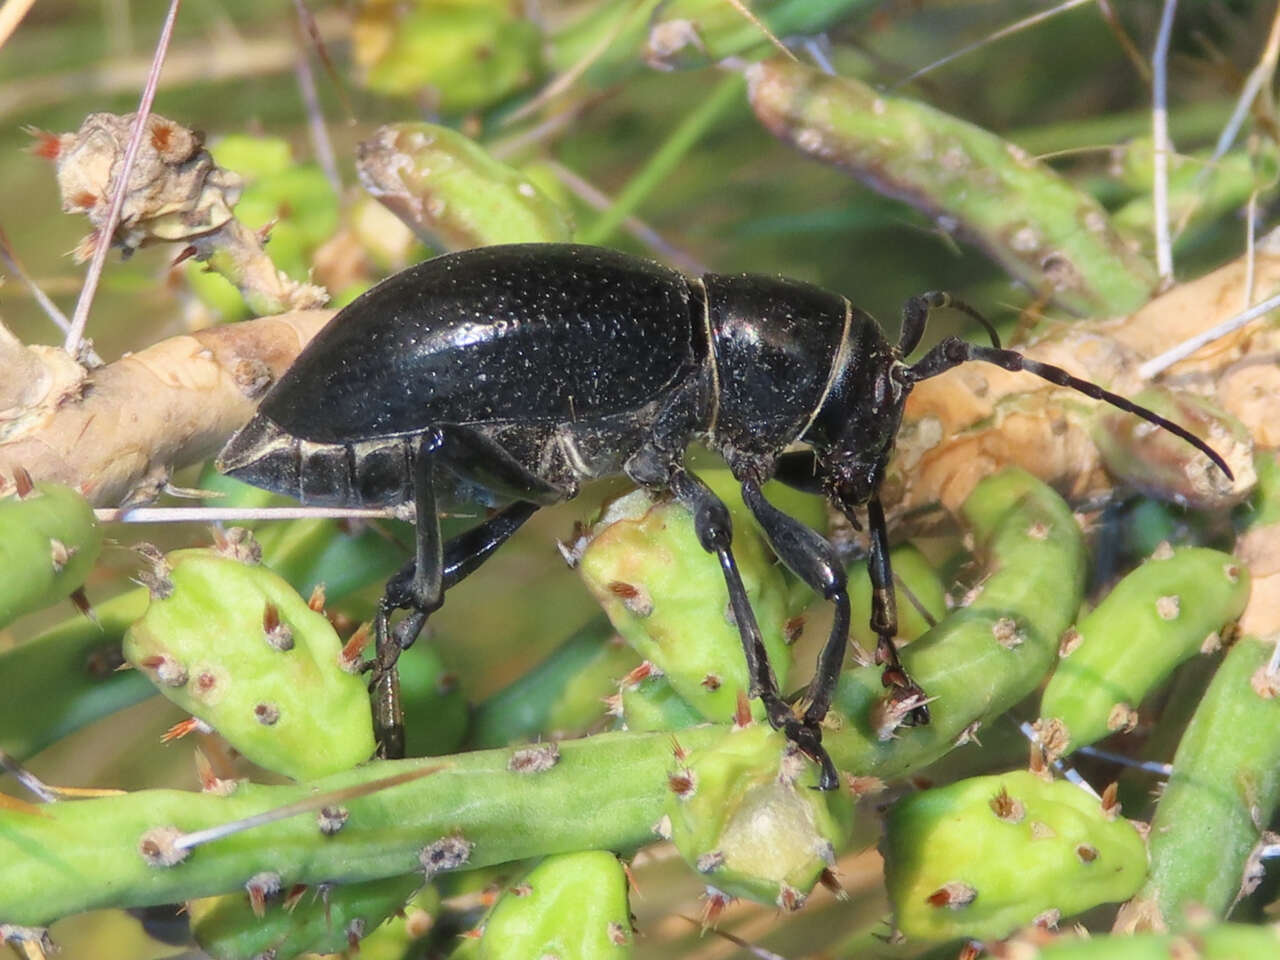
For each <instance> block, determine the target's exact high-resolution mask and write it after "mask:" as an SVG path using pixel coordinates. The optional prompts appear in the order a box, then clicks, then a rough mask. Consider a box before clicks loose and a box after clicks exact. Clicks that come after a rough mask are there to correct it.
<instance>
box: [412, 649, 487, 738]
mask: <svg viewBox="0 0 1280 960" xmlns="http://www.w3.org/2000/svg"><path fill="white" fill-rule="evenodd" d="M396 666H397V669H398V670H399V672H400V705H401V708H402V709H403V710H404V727H405V756H409V757H438V756H440V755H442V754H446V753H452V752H453V751H455V750H457V749H458V748H459V747H460V746H461V745H462V741H463V739H464V738H465V737H466V733H467V727H468V725H469V721H470V716H469V713H470V711H469V709H468V707H467V700H466V697H464V696H463V695H462V688H461V687H459V686H458V678H457V676H455V675H454V674H453V673H451V672H449V670H448V669H447V668H446V666H445V663H444V661H443V660H442V659H441V658H440V652H439V651H438V650H436V649H435V647H433V646H432V645H431V644H429V643H416V644H414V645H413V646H412V647H410V648H409V649H408V650H406V651H404V653H402V654H401V655H400V659H399V660H398V661H397V663H396Z"/></svg>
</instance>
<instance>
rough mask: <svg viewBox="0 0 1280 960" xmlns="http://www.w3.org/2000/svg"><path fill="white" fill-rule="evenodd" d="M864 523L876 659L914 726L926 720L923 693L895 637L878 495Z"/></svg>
mask: <svg viewBox="0 0 1280 960" xmlns="http://www.w3.org/2000/svg"><path fill="white" fill-rule="evenodd" d="M867 525H868V527H870V536H871V546H870V550H869V552H868V554H867V573H868V574H869V575H870V577H871V629H872V630H874V631H875V633H876V635H877V636H878V637H879V642H878V643H877V644H876V658H875V659H876V663H878V664H881V665H882V666H883V667H884V673H883V675H882V679H883V682H884V685H885V686H886V687H890V688H891V690H892V692H891V694H890V696H891V697H892V698H893V700H895V701H896V702H897V703H899V704H901V705H902V706H903V707H904V708H906V710H907V714H906V717H907V721H908V722H909V723H910V724H912V725H915V726H924V725H925V724H927V723H928V722H929V707H928V705H927V703H926V698H925V693H924V691H923V690H922V689H920V686H919V685H918V684H917V683H916V682H915V681H914V680H912V679H911V677H910V675H909V674H908V673H907V670H906V668H905V667H904V666H903V665H902V661H901V660H899V659H898V648H897V646H896V645H895V644H894V637H896V636H897V635H898V605H897V600H896V598H895V597H894V592H893V567H892V566H890V563H889V526H888V524H886V523H885V519H884V507H883V506H881V504H880V498H879V497H872V498H871V499H870V500H869V501H867Z"/></svg>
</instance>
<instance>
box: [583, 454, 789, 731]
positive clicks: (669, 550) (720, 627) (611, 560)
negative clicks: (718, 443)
mask: <svg viewBox="0 0 1280 960" xmlns="http://www.w3.org/2000/svg"><path fill="white" fill-rule="evenodd" d="M705 479H706V480H707V482H708V484H709V485H711V486H712V488H713V489H716V490H717V493H719V494H720V496H721V498H722V499H723V500H724V501H725V503H726V504H727V505H728V506H729V509H730V511H731V512H732V513H733V515H734V539H733V554H734V557H735V558H736V559H737V561H738V567H739V570H740V572H741V574H742V581H743V584H744V586H745V587H746V590H747V596H748V598H749V599H750V601H751V607H752V609H753V610H754V611H755V615H756V618H757V620H758V622H759V624H760V630H761V633H762V635H763V637H764V644H765V648H766V650H767V651H768V654H769V662H770V663H771V664H772V665H773V669H774V672H775V674H776V675H777V677H778V683H779V685H780V686H783V687H785V686H786V680H787V673H788V671H789V667H790V663H791V656H790V651H789V648H788V646H787V639H786V628H787V623H788V621H789V619H790V616H791V606H790V604H791V594H790V590H789V587H788V583H787V575H786V574H785V573H784V570H783V568H782V567H781V566H780V565H779V564H777V563H775V562H774V559H773V554H772V552H771V551H769V550H768V549H767V547H766V546H765V544H764V541H763V538H762V536H761V535H760V533H759V532H758V531H757V530H756V528H755V526H754V524H753V523H752V521H751V519H750V514H749V513H748V512H747V510H746V507H745V506H743V504H742V500H741V498H740V496H738V494H737V493H736V490H735V489H734V488H733V485H732V479H731V478H729V477H728V473H727V471H708V473H707V475H706V478H705ZM578 570H579V572H580V573H581V575H582V578H583V580H584V581H585V582H586V584H587V586H588V588H590V590H591V592H592V593H593V594H594V595H595V597H596V599H597V600H599V601H600V604H601V605H602V606H603V607H604V609H605V613H607V614H608V615H609V619H610V620H611V621H612V622H613V625H614V627H615V628H616V629H617V631H618V632H619V633H620V634H622V636H623V637H625V638H626V640H627V642H628V643H630V644H631V645H632V647H634V648H635V650H636V652H637V653H639V654H640V656H641V657H643V658H644V659H645V660H648V661H649V662H650V663H652V664H654V665H655V666H656V667H658V668H659V669H661V671H662V672H663V674H665V675H666V677H667V679H668V681H669V682H670V684H671V686H672V688H673V689H674V690H675V691H676V693H678V694H679V695H680V698H681V699H683V700H684V701H685V702H686V703H687V704H689V706H690V707H692V708H693V709H694V710H695V711H697V713H698V714H700V715H701V716H702V717H703V718H705V719H707V720H719V721H725V720H730V719H732V717H733V715H734V710H735V708H736V706H737V696H738V691H739V690H746V689H748V686H749V681H748V677H747V668H746V661H745V660H744V658H743V655H742V640H741V638H740V636H739V634H738V628H737V626H736V625H735V623H734V622H733V620H732V613H731V612H730V607H729V597H728V592H727V591H726V589H725V585H724V577H723V574H722V572H721V570H720V564H719V563H718V562H717V560H716V558H715V557H714V556H713V555H711V554H708V553H707V552H706V551H704V550H703V549H702V547H701V546H699V544H698V538H697V535H696V534H695V533H694V529H693V517H692V515H691V514H690V513H689V511H688V510H687V509H686V508H685V507H684V506H683V505H681V504H680V503H678V502H675V501H665V502H661V503H654V502H653V501H652V500H651V499H650V498H649V495H648V494H647V493H644V492H643V491H637V492H635V493H631V494H628V495H627V496H625V497H622V498H620V499H618V500H615V501H613V502H612V503H611V504H609V505H608V506H607V508H606V510H605V512H604V514H603V515H602V516H601V518H600V520H599V521H598V522H597V523H596V524H595V525H594V526H593V528H592V530H591V532H590V541H589V543H588V544H587V546H586V547H585V549H584V550H583V551H582V554H581V558H580V560H579V563H578ZM708 677H714V678H717V680H716V681H715V682H712V683H707V682H706V681H707V678H708ZM756 708H757V709H759V705H758V704H757V705H756Z"/></svg>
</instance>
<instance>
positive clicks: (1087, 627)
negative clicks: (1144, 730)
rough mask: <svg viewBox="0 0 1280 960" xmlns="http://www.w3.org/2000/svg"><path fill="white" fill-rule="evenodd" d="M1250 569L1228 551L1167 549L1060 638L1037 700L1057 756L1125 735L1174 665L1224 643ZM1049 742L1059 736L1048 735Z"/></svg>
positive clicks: (1246, 587)
mask: <svg viewBox="0 0 1280 960" xmlns="http://www.w3.org/2000/svg"><path fill="white" fill-rule="evenodd" d="M1249 582H1250V580H1249V571H1248V569H1246V568H1245V567H1244V566H1243V565H1242V564H1240V563H1239V561H1237V560H1236V559H1235V558H1234V557H1232V556H1231V555H1230V554H1226V553H1220V552H1219V551H1217V550H1208V549H1205V548H1202V547H1185V548H1182V549H1178V550H1175V549H1173V548H1171V547H1169V545H1168V544H1165V545H1164V546H1163V547H1162V548H1158V549H1157V551H1156V552H1155V553H1154V554H1152V556H1151V558H1150V559H1149V560H1147V561H1146V563H1144V564H1143V565H1142V566H1140V567H1139V568H1138V569H1137V570H1134V571H1133V572H1132V573H1130V574H1129V575H1128V576H1126V577H1125V578H1124V579H1123V580H1121V581H1120V582H1119V583H1118V584H1116V586H1115V588H1114V589H1113V590H1112V591H1111V592H1110V593H1109V594H1107V596H1106V599H1104V600H1103V601H1102V602H1101V603H1099V604H1098V606H1097V607H1095V608H1094V609H1093V610H1092V611H1091V612H1090V613H1089V615H1088V616H1086V617H1084V618H1083V619H1082V620H1081V621H1080V622H1079V623H1078V624H1077V625H1076V626H1075V628H1074V629H1072V630H1070V631H1068V632H1067V633H1066V634H1064V635H1063V638H1062V643H1061V645H1060V648H1059V652H1060V654H1061V657H1062V659H1061V660H1060V661H1059V662H1058V666H1057V669H1056V670H1055V671H1054V674H1053V678H1052V679H1051V680H1050V681H1049V685H1048V686H1047V687H1046V688H1045V691H1044V696H1043V698H1042V699H1041V702H1040V716H1041V723H1042V724H1047V723H1053V722H1056V723H1058V724H1060V725H1061V726H1060V728H1059V729H1058V732H1059V734H1060V735H1061V740H1062V742H1063V743H1064V748H1063V753H1068V752H1070V751H1072V750H1077V749H1079V748H1080V747H1083V746H1087V745H1089V744H1091V743H1093V742H1094V741H1096V740H1100V739H1102V738H1103V737H1105V736H1107V735H1108V734H1110V733H1115V732H1116V731H1118V730H1127V729H1132V728H1133V725H1134V724H1135V723H1136V722H1137V716H1138V714H1137V709H1138V707H1139V705H1140V704H1141V703H1142V701H1143V700H1144V699H1145V698H1146V696H1147V694H1149V693H1150V692H1151V691H1153V690H1154V689H1155V688H1156V687H1158V686H1159V685H1160V684H1162V683H1163V682H1164V681H1165V680H1166V679H1167V678H1168V676H1169V674H1171V673H1172V672H1173V670H1174V668H1175V667H1176V666H1178V664H1180V663H1182V662H1184V661H1186V660H1188V659H1190V658H1191V657H1193V656H1195V655H1196V654H1197V653H1199V652H1201V651H1204V652H1207V653H1212V652H1215V651H1216V650H1217V649H1218V648H1219V647H1220V646H1221V644H1222V641H1221V639H1220V636H1221V631H1222V629H1223V627H1224V626H1225V625H1226V624H1229V623H1231V622H1232V621H1234V620H1236V619H1237V618H1238V617H1239V616H1240V614H1241V613H1242V612H1244V607H1245V604H1246V603H1247V602H1248V600H1249ZM1054 739H1055V740H1058V739H1059V737H1058V736H1055V738H1054Z"/></svg>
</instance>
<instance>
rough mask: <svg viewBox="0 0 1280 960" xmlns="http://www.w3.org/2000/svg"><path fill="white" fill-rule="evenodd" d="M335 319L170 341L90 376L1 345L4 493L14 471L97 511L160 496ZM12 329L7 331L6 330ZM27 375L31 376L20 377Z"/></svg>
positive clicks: (282, 319) (302, 318) (267, 320)
mask: <svg viewBox="0 0 1280 960" xmlns="http://www.w3.org/2000/svg"><path fill="white" fill-rule="evenodd" d="M330 316H332V313H331V312H330V311H325V310H305V311H296V312H294V313H286V314H280V315H279V316H274V317H262V318H260V319H258V320H249V321H245V322H244V323H239V324H235V325H232V326H225V327H213V328H210V329H208V330H201V331H199V332H197V333H192V334H185V335H182V336H177V337H171V338H169V339H167V340H162V341H160V342H159V343H157V344H154V345H153V346H150V347H148V348H146V349H145V350H141V351H139V352H138V353H133V354H128V355H126V356H124V357H122V358H121V359H119V360H117V361H116V362H115V363H110V364H107V365H106V366H105V367H100V368H99V369H97V370H94V371H92V372H86V371H84V370H83V369H81V368H79V367H78V366H76V365H75V364H72V363H71V361H70V360H69V359H68V358H67V356H66V355H65V354H63V353H62V351H60V350H55V349H52V348H42V347H24V346H22V345H21V344H19V343H18V342H17V341H16V340H15V339H13V337H12V336H11V335H9V334H8V331H3V336H0V368H3V369H4V370H6V371H13V372H15V373H17V375H16V376H13V377H11V378H9V377H7V378H6V379H5V381H4V389H3V391H0V494H5V493H8V489H7V487H5V486H4V485H5V484H8V483H11V482H12V480H11V478H12V475H13V469H14V467H24V468H26V469H27V470H28V471H29V472H30V473H31V475H32V476H33V477H34V478H36V479H37V480H46V481H54V482H58V483H66V484H70V485H72V486H75V487H78V488H79V489H80V490H81V491H82V492H83V493H84V494H85V496H87V497H88V498H89V500H90V501H91V502H92V503H93V504H94V505H96V506H115V505H117V504H121V503H131V502H142V501H146V500H149V499H151V498H152V497H154V496H155V495H156V494H157V493H158V492H159V490H160V488H161V487H162V486H163V484H164V483H165V481H166V480H167V479H168V477H169V476H170V474H171V473H172V471H173V470H175V469H177V468H179V467H183V466H186V465H188V464H192V463H198V462H200V461H201V460H204V459H205V458H207V457H210V456H212V455H213V454H214V453H216V452H217V451H218V450H219V448H220V447H221V446H222V444H223V443H225V442H226V440H227V437H229V436H230V435H231V433H232V432H233V431H234V430H236V429H237V428H238V427H240V426H242V425H243V424H244V423H245V422H247V421H248V419H249V417H250V415H251V414H252V413H253V410H254V407H255V406H256V404H257V401H258V399H259V398H260V397H261V396H262V394H263V392H264V391H265V390H266V389H267V388H268V387H269V386H270V385H271V384H272V383H273V382H274V381H275V380H276V378H277V377H279V376H280V374H281V373H282V372H284V370H285V369H286V368H287V367H288V366H289V364H290V363H292V362H293V359H294V357H296V356H297V354H298V351H299V350H300V349H301V348H302V347H303V346H304V345H305V344H306V343H307V341H309V340H310V339H311V338H312V337H313V336H314V335H315V333H316V332H317V331H318V330H319V329H320V327H321V326H323V324H324V323H325V321H327V320H328V319H329V317H330ZM0 330H2V328H0ZM19 371H20V372H19Z"/></svg>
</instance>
